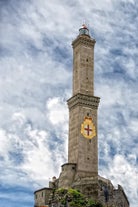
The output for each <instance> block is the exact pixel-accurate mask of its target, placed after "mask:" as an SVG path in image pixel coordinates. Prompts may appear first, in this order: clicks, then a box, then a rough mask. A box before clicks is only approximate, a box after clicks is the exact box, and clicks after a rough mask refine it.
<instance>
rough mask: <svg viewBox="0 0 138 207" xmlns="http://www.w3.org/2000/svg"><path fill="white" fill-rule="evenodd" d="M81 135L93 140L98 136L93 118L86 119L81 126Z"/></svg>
mask: <svg viewBox="0 0 138 207" xmlns="http://www.w3.org/2000/svg"><path fill="white" fill-rule="evenodd" d="M81 134H82V135H83V136H84V137H85V138H87V139H92V138H93V137H95V136H96V129H95V126H94V123H93V121H92V117H89V116H86V117H84V122H83V123H82V124H81Z"/></svg>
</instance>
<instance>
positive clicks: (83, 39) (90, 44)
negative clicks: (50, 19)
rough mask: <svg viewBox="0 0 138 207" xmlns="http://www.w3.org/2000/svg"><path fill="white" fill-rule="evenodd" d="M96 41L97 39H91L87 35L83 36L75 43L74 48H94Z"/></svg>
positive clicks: (73, 43)
mask: <svg viewBox="0 0 138 207" xmlns="http://www.w3.org/2000/svg"><path fill="white" fill-rule="evenodd" d="M95 43H96V41H95V39H92V38H91V37H89V36H87V35H83V36H78V37H77V38H76V39H75V40H74V41H73V42H72V46H73V48H74V47H76V46H77V45H80V44H81V45H85V46H86V47H94V45H95Z"/></svg>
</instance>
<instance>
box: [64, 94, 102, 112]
mask: <svg viewBox="0 0 138 207" xmlns="http://www.w3.org/2000/svg"><path fill="white" fill-rule="evenodd" d="M99 102H100V98H99V97H96V96H89V95H85V94H81V93H77V94H76V95H74V96H73V97H71V98H70V99H69V100H68V101H67V103H68V107H69V109H72V108H74V107H75V106H87V107H90V108H92V109H98V106H99Z"/></svg>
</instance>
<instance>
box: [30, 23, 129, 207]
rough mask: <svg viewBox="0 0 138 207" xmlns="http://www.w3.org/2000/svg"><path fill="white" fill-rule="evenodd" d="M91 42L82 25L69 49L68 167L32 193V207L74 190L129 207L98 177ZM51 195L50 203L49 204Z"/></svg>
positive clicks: (96, 102)
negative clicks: (59, 191)
mask: <svg viewBox="0 0 138 207" xmlns="http://www.w3.org/2000/svg"><path fill="white" fill-rule="evenodd" d="M94 45H95V40H94V39H93V38H92V37H91V36H90V35H89V30H88V28H87V27H86V26H85V25H83V26H82V28H80V30H79V35H78V36H77V38H76V39H75V40H74V41H73V42H72V46H73V94H72V97H71V98H70V99H69V100H68V107H69V145H68V163H65V164H63V165H62V170H61V173H60V176H59V178H57V179H56V178H55V177H53V179H52V181H50V182H49V188H42V189H39V190H37V191H35V192H34V194H35V207H43V206H45V205H51V206H53V205H54V204H55V203H54V202H55V200H54V199H55V198H54V193H53V192H55V189H58V188H75V189H78V190H79V191H80V192H81V193H83V194H84V195H85V196H86V197H87V198H92V199H94V200H95V201H100V202H101V203H103V204H104V205H105V204H109V205H108V206H111V207H113V206H116V207H120V206H124V207H129V201H128V199H127V197H126V195H125V193H124V190H123V188H122V187H121V186H120V185H119V186H118V189H115V188H114V186H113V185H112V183H111V181H110V180H108V179H105V178H103V177H101V176H98V146H97V145H98V130H97V112H98V105H99V101H100V98H99V97H96V96H94ZM51 195H52V200H51Z"/></svg>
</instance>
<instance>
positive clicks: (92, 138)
mask: <svg viewBox="0 0 138 207" xmlns="http://www.w3.org/2000/svg"><path fill="white" fill-rule="evenodd" d="M95 42H96V41H95V39H93V38H92V37H91V36H90V34H89V29H88V28H87V27H86V25H82V27H81V28H80V29H79V35H78V36H77V38H76V39H75V40H74V41H73V42H72V47H73V81H72V82H73V92H72V97H71V98H70V99H69V100H68V101H67V103H68V108H69V144H68V163H66V164H64V165H63V166H62V172H61V175H60V178H59V186H62V187H69V186H73V187H75V188H77V186H78V188H80V186H83V185H84V184H86V183H85V181H86V179H89V184H91V182H90V180H91V179H92V182H94V184H95V182H97V178H98V146H97V144H98V129H97V110H98V104H99V101H100V98H99V97H96V96H94V45H95ZM73 169H74V171H73ZM83 183H84V184H83ZM83 189H84V187H83ZM85 191H86V190H85Z"/></svg>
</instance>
